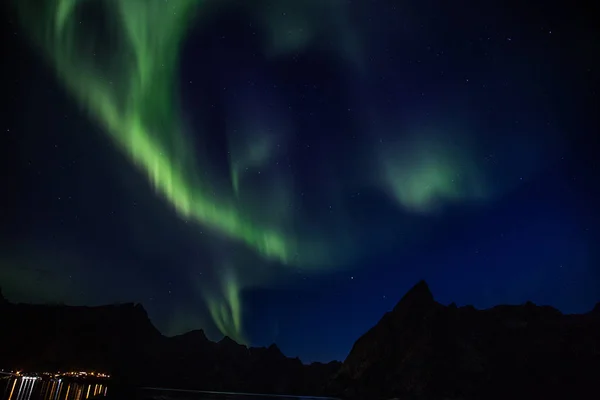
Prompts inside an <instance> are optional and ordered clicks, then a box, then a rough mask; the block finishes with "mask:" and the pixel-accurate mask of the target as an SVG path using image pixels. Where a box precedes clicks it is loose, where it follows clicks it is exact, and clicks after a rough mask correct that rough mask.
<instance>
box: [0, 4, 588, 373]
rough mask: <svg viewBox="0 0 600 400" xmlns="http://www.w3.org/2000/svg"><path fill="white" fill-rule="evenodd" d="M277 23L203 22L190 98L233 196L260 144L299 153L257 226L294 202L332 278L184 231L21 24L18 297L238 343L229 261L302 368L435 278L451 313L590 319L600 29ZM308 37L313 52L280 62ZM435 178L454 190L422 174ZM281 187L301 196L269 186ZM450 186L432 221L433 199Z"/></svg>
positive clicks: (9, 278) (388, 15)
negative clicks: (526, 306) (143, 315)
mask: <svg viewBox="0 0 600 400" xmlns="http://www.w3.org/2000/svg"><path fill="white" fill-rule="evenodd" d="M324 1H326V2H327V1H329V0H324ZM271 3H273V2H269V1H267V0H265V1H260V2H257V3H256V6H252V7H245V8H241V7H239V4H237V3H236V2H235V1H232V2H231V4H229V5H228V6H225V7H223V9H220V10H216V11H215V12H214V14H212V15H211V18H209V19H208V20H202V21H197V22H195V23H194V24H193V25H192V26H191V28H190V31H189V32H188V34H187V36H186V38H185V41H184V43H183V48H182V53H181V57H180V63H179V72H178V74H177V79H176V82H173V86H174V87H176V88H177V89H176V90H175V91H176V92H177V93H178V94H179V96H180V98H181V105H180V110H179V111H181V114H182V115H183V118H184V120H185V124H186V127H187V130H188V131H189V132H188V133H189V134H190V135H191V136H192V137H193V138H194V140H196V142H198V143H200V142H201V143H202V146H205V149H204V152H202V151H201V150H200V149H194V152H195V153H194V154H198V157H200V156H199V155H200V153H202V154H203V155H205V156H206V159H205V160H204V161H202V162H203V165H204V166H205V167H206V166H207V165H208V167H209V169H210V171H211V173H212V175H211V179H212V180H213V182H217V181H218V182H222V181H223V180H224V179H225V178H226V177H228V176H229V174H230V172H231V171H230V168H232V167H231V165H229V164H228V161H229V160H230V159H231V154H233V153H234V152H235V151H236V150H237V149H238V147H239V146H240V143H246V142H248V143H250V145H252V144H255V143H256V142H257V141H260V140H262V139H263V138H264V137H265V135H263V134H262V133H261V134H259V135H258V136H257V135H256V132H255V131H256V130H263V131H268V132H270V133H268V134H269V135H270V134H273V135H275V137H277V138H278V139H276V140H275V142H274V143H283V142H285V146H283V145H282V147H285V150H281V152H279V153H276V155H274V156H273V157H272V158H270V159H269V160H268V165H264V166H262V168H264V169H260V168H259V169H258V170H253V169H252V168H250V170H251V172H252V174H256V175H252V177H248V178H247V179H248V187H249V188H250V189H249V191H250V192H252V193H251V194H252V195H253V196H251V199H252V200H251V201H250V202H249V203H252V207H251V208H250V210H251V212H252V214H253V220H256V221H260V222H264V221H270V220H269V218H270V217H271V216H272V215H270V213H274V212H275V210H272V208H273V206H274V205H277V202H275V201H274V200H271V199H272V196H275V195H279V192H278V191H277V189H278V188H279V186H277V185H279V183H277V182H281V185H283V184H284V183H285V186H286V189H287V185H288V184H289V183H291V182H293V189H290V191H289V193H288V192H287V191H286V192H285V194H286V195H290V193H291V195H290V196H291V200H289V199H288V200H289V202H290V204H294V206H290V208H291V209H292V211H288V212H287V213H286V215H288V216H289V220H288V219H285V220H284V221H283V222H282V221H277V224H276V225H280V226H282V227H283V230H284V232H286V233H289V232H300V233H299V235H300V236H301V237H304V236H308V237H309V238H313V237H314V238H315V239H314V240H316V241H319V246H318V248H319V249H327V251H326V253H327V260H326V258H325V257H324V256H323V257H321V255H320V257H319V262H320V263H322V265H320V264H319V265H317V266H316V267H315V266H312V267H311V268H309V269H306V268H304V265H293V264H294V262H292V263H289V264H290V265H279V264H278V263H277V262H273V261H272V260H271V261H269V260H265V259H263V258H261V257H260V256H257V255H256V254H254V253H253V252H252V251H250V250H248V249H243V250H238V247H239V246H238V245H237V244H233V245H232V244H231V243H230V242H231V241H230V240H229V239H228V238H225V239H227V240H225V239H224V238H223V234H222V232H221V233H220V232H215V231H214V230H213V229H211V227H210V226H204V225H203V224H202V223H195V222H193V221H192V222H190V221H187V220H185V218H181V217H180V216H179V215H178V214H177V213H176V212H175V211H174V210H173V208H172V207H171V206H170V204H168V202H166V201H165V200H164V199H163V198H161V196H160V195H157V194H156V192H155V191H154V190H153V189H152V187H151V185H150V184H149V183H148V181H147V179H146V177H145V176H144V174H142V173H140V172H139V170H138V169H136V168H135V167H134V165H133V164H132V163H131V162H130V160H129V158H128V157H127V156H126V155H125V154H123V153H122V152H120V151H119V149H118V148H117V147H116V146H114V144H113V143H112V142H111V141H110V140H109V139H108V137H107V136H106V135H105V133H104V128H103V127H102V126H101V125H100V124H98V123H97V122H96V121H95V120H94V118H92V117H91V116H90V112H88V110H86V109H85V107H84V106H82V105H81V104H78V102H77V101H76V100H74V99H73V97H72V96H70V95H69V93H68V91H67V90H65V88H64V85H63V84H62V83H61V82H60V80H58V79H56V77H55V73H54V72H53V69H52V67H51V66H50V65H49V63H46V62H44V60H43V58H42V57H41V56H40V55H39V54H37V53H36V50H35V46H34V45H32V44H31V43H30V41H29V40H27V39H26V36H27V34H26V29H25V28H24V27H23V26H21V25H20V24H19V21H18V18H17V17H16V16H15V14H14V12H13V10H8V11H6V10H5V11H6V12H5V13H4V14H3V26H4V28H3V36H4V37H5V39H6V40H5V41H4V43H5V45H4V46H5V48H4V49H3V55H4V56H3V59H5V60H7V61H6V62H5V71H4V73H3V74H2V80H3V82H2V85H3V86H2V87H3V88H7V90H5V91H4V95H3V107H2V126H1V128H2V130H3V132H4V135H3V140H2V146H0V151H1V152H2V153H1V154H0V162H1V163H2V171H4V174H3V175H4V178H3V179H4V187H5V188H6V191H5V192H3V193H4V194H3V196H2V204H1V207H0V286H1V287H2V288H3V290H4V292H5V294H6V295H7V297H9V298H10V299H14V300H18V301H33V302H66V303H69V304H102V303H111V302H120V301H135V302H141V303H142V304H143V305H144V306H145V308H146V309H147V310H148V311H149V313H150V316H151V318H152V320H153V321H154V322H155V324H156V325H157V326H158V327H159V328H160V329H161V330H162V331H163V332H164V333H166V334H172V333H176V332H181V331H182V330H185V329H190V328H203V329H205V330H207V332H208V333H209V336H211V337H212V338H215V339H216V338H218V337H219V335H220V333H219V331H218V329H217V327H216V326H215V323H214V321H213V319H212V318H211V317H210V314H209V313H208V311H207V305H206V303H205V300H206V298H207V297H211V296H215V295H214V293H213V292H214V291H215V290H216V289H214V288H215V287H218V286H219V285H222V284H223V281H224V278H223V276H222V272H223V265H224V260H226V261H227V262H228V263H229V262H232V261H231V260H232V259H231V258H229V257H225V258H224V257H223V254H224V253H235V254H236V256H235V257H234V260H235V262H234V263H233V266H230V267H229V268H232V269H233V270H234V271H235V272H236V273H237V274H239V277H240V278H239V279H241V280H242V281H243V282H241V284H242V286H244V287H242V288H241V289H240V290H241V291H240V296H241V297H240V298H241V304H242V308H243V311H242V318H243V324H242V325H243V331H244V332H245V334H244V335H245V337H247V338H248V341H249V342H250V343H252V344H258V345H265V344H269V343H271V342H276V343H277V344H278V345H279V346H280V348H281V349H282V350H283V352H284V353H285V354H286V355H288V356H300V358H301V359H302V360H303V361H314V360H318V361H328V360H331V359H343V358H344V357H345V356H346V354H347V353H348V352H349V350H350V348H351V346H352V344H353V342H354V341H355V340H356V339H357V338H358V337H359V336H360V335H361V334H362V333H364V332H365V331H366V330H367V329H369V328H370V327H371V326H372V325H373V324H375V323H376V322H377V321H378V320H379V318H380V317H381V316H382V315H383V314H384V313H385V312H386V311H388V310H390V309H391V308H392V307H393V306H394V305H395V304H396V302H397V301H398V300H399V299H400V298H401V296H402V295H403V294H404V293H405V292H406V291H407V290H408V289H409V288H410V287H411V286H412V285H413V284H415V283H416V282H417V281H418V280H420V279H426V280H427V282H428V283H429V285H430V288H431V290H432V292H433V293H434V296H435V297H436V299H437V300H438V301H440V302H441V303H444V304H448V303H451V302H456V303H457V304H459V305H464V304H473V305H475V306H476V307H490V306H493V305H495V304H499V303H513V304H514V303H523V302H525V301H527V300H532V301H534V302H536V303H539V304H549V305H553V306H555V307H557V308H559V309H560V310H561V311H563V312H567V313H569V312H585V311H588V310H590V309H591V308H592V307H593V305H594V304H595V302H597V301H598V300H600V260H599V257H598V248H599V246H598V245H597V244H598V243H599V239H600V236H599V231H598V230H599V229H600V227H599V225H598V222H599V219H598V207H597V206H596V204H598V202H599V198H598V190H597V188H598V178H597V176H598V173H599V172H600V171H599V167H598V161H597V159H596V150H597V148H598V147H597V144H598V143H597V132H598V117H597V113H596V112H595V110H596V108H597V106H598V104H597V92H596V90H597V87H598V86H597V85H598V60H597V54H598V48H597V44H596V43H598V41H597V39H598V37H597V34H596V33H594V32H593V29H592V21H591V16H590V13H588V14H586V13H585V12H584V10H575V9H574V7H575V6H572V7H573V9H565V8H561V7H559V6H556V5H553V4H549V3H547V2H528V3H527V4H522V3H521V2H490V1H484V2H480V1H477V2H476V1H463V2H460V4H456V3H452V5H449V4H447V3H446V2H442V1H435V0H431V1H427V2H418V3H419V4H414V5H409V4H404V5H399V4H398V2H397V1H391V0H390V1H366V0H365V1H353V2H350V1H339V2H336V1H334V0H331V4H330V3H328V4H330V5H333V4H335V7H333V6H332V7H331V8H332V10H329V8H327V7H326V8H327V9H326V10H324V11H323V10H322V9H320V8H318V7H316V6H315V4H317V3H313V2H311V1H307V3H306V6H304V5H303V6H297V4H296V6H294V3H293V2H291V3H290V2H285V1H283V2H280V3H279V6H274V4H276V3H273V4H271ZM286 7H287V8H286ZM311 7H312V8H311ZM317 9H319V10H320V11H319V12H323V14H318V18H317V14H314V15H313V14H311V13H316V11H315V10H317ZM333 11H335V13H334V14H328V13H332V12H333ZM273 13H277V16H273V15H271V14H273ZM342 13H343V15H345V16H346V17H345V18H344V19H342V18H341V17H340V15H341V14H342ZM262 15H271V16H270V17H269V18H268V21H267V22H265V21H264V20H263V19H261V17H260V16H262ZM283 17H285V18H283ZM286 18H287V19H286ZM319 18H323V20H325V21H332V22H331V23H330V24H325V25H323V23H322V21H323V20H318V19H319ZM99 19H100V18H99ZM298 21H300V22H298ZM298 24H300V26H306V27H307V28H308V27H310V28H311V29H312V32H314V35H313V37H312V39H311V40H309V41H307V42H306V43H304V44H302V45H301V46H300V45H297V46H294V45H290V44H289V43H288V44H286V45H285V46H284V47H286V50H285V51H275V50H273V48H276V47H277V46H276V45H274V44H273V43H277V40H279V39H280V40H283V41H285V40H287V39H285V40H284V39H281V38H280V37H279V36H277V35H283V34H284V33H285V32H286V31H287V29H288V28H289V29H292V28H294V29H296V28H297V26H298ZM303 24H304V25H303ZM331 26H334V27H333V28H332V27H331ZM274 27H276V28H274ZM268 29H273V30H274V31H275V32H276V34H275V36H274V37H275V39H273V38H271V41H273V43H271V45H270V46H269V45H265V41H267V40H266V39H265V38H266V37H267V36H268V33H267V32H268ZM303 29H304V28H303ZM110 49H111V48H110V43H109V45H108V47H107V52H108V53H110ZM274 52H275V53H277V54H275V55H274V54H273V53H274ZM248 126H250V127H251V128H252V129H254V131H250V130H247V131H245V130H244V129H245V128H247V127H248ZM238 128H239V129H238ZM432 130H433V131H435V132H438V131H441V136H438V134H437V133H436V134H435V135H432V134H431V132H432ZM261 132H262V131H261ZM273 132H274V133H273ZM282 132H284V133H282ZM277 135H282V136H281V137H284V138H283V139H282V138H281V137H280V136H277ZM440 137H441V138H442V139H440V140H441V141H440V142H439V143H438V142H437V141H436V140H438V139H439V138H440ZM278 140H280V142H278ZM440 143H441V144H440ZM236 146H238V147H236ZM277 146H279V144H277ZM432 146H433V147H432ZM449 149H451V150H449ZM390 152H391V153H390ZM382 162H384V164H385V162H387V163H388V164H385V165H387V166H389V168H388V169H385V168H384V169H381V168H380V167H378V166H379V165H380V163H382ZM432 165H433V167H435V168H433V167H432V168H433V169H434V170H435V172H436V173H435V176H432V175H429V174H427V172H423V171H429V169H428V168H429V167H431V166H432ZM418 166H420V168H419V167H418ZM284 168H285V170H284ZM265 171H267V172H265ZM280 171H284V172H282V173H285V180H281V181H279V180H275V179H273V180H269V181H267V182H266V183H265V181H262V180H260V179H259V178H258V174H260V173H261V172H263V173H264V174H267V173H269V174H271V173H274V174H276V173H278V172H280ZM249 174H250V173H249ZM271 176H275V175H269V177H271ZM277 176H279V175H277ZM440 176H441V178H439V177H440ZM224 177H225V178H224ZM227 179H228V178H227ZM454 179H456V180H461V182H462V183H461V186H457V187H454V186H452V185H451V184H450V181H451V182H452V183H454ZM421 181H423V182H421ZM425 181H430V182H425ZM274 182H275V183H274ZM438 184H439V185H440V187H441V188H442V189H440V190H442V192H440V193H442V194H441V195H440V196H439V197H435V196H433V198H432V199H429V198H428V199H429V200H431V202H432V203H427V201H426V200H428V199H424V197H423V196H424V195H423V192H422V191H420V190H425V189H423V188H422V186H421V185H423V187H428V186H430V185H434V186H435V185H438ZM449 186H450V189H448V190H447V191H444V190H446V189H447V188H448V187H449ZM219 188H220V186H219ZM425 193H428V192H425ZM395 196H397V197H395ZM425 197H427V196H425ZM261 201H264V204H265V207H263V208H261V207H260V204H261ZM257 204H258V206H257ZM425 206H426V207H425ZM255 215H256V217H254V216H255ZM265 223H266V222H265ZM233 242H235V241H233ZM215 249H218V250H215ZM299 253H302V252H301V251H299ZM310 255H311V254H299V255H298V257H300V258H301V257H304V256H310ZM240 260H242V261H240ZM298 264H301V263H298ZM317 264H318V263H317ZM332 265H335V266H334V267H333V266H332ZM259 276H260V279H259V278H258V277H259ZM194 279H199V280H200V281H202V282H203V284H201V285H200V286H201V288H199V287H198V286H197V285H195V284H194V283H193V281H194ZM225 281H227V279H225ZM250 282H251V283H250ZM216 291H217V292H218V290H216Z"/></svg>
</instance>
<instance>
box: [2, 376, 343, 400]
mask: <svg viewBox="0 0 600 400" xmlns="http://www.w3.org/2000/svg"><path fill="white" fill-rule="evenodd" d="M109 392H110V383H109V384H101V383H77V382H66V381H62V380H52V381H43V380H41V379H33V378H28V377H10V378H3V379H0V393H1V395H0V400H86V399H93V398H94V399H101V398H103V397H107V399H110V396H109ZM137 394H138V395H137V396H136V397H137V398H139V399H148V400H153V399H161V400H171V399H173V400H328V399H327V398H324V397H302V396H277V395H269V394H249V393H222V392H203V391H198V390H177V389H162V388H144V389H140V390H139V391H138V393H137ZM329 400H335V399H329Z"/></svg>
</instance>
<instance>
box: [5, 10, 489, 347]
mask: <svg viewBox="0 0 600 400" xmlns="http://www.w3.org/2000/svg"><path fill="white" fill-rule="evenodd" d="M16 3H17V8H18V9H19V11H20V15H21V18H22V22H23V24H24V26H25V27H26V29H27V31H28V32H29V33H30V35H31V37H32V39H33V42H34V43H35V44H36V45H37V46H38V47H39V48H40V49H41V51H42V52H43V53H44V54H45V56H46V58H47V59H48V61H49V63H50V64H51V65H52V66H53V68H54V70H55V71H56V73H57V75H58V77H59V79H60V81H61V82H62V83H63V84H64V86H65V87H66V88H67V89H68V91H69V92H70V93H71V95H72V96H73V97H74V98H75V99H76V100H77V101H78V102H79V103H80V104H81V105H82V106H83V107H84V108H85V109H86V110H88V111H89V112H90V114H91V116H92V118H93V119H95V120H96V121H98V122H99V123H100V124H101V125H102V126H103V128H104V131H105V132H106V133H107V134H108V135H109V136H110V138H111V139H112V141H113V142H114V143H115V144H116V145H117V146H118V147H119V148H120V149H121V150H122V151H123V152H124V153H125V154H126V155H127V156H128V157H129V158H130V160H131V161H132V163H133V164H135V165H136V166H137V168H138V169H139V170H140V171H141V172H142V173H144V174H145V175H146V176H147V178H148V179H149V181H150V182H151V184H152V185H153V187H154V188H155V190H156V192H157V193H158V194H159V195H161V196H162V197H163V198H164V199H165V200H166V201H167V202H168V203H169V204H170V205H171V206H172V207H173V208H174V209H175V210H176V211H177V212H178V213H179V214H180V215H181V216H182V217H183V218H185V219H186V220H194V221H196V222H198V223H199V224H201V225H202V226H206V227H210V228H211V229H213V231H215V232H218V233H219V234H220V235H222V236H224V237H225V238H228V239H232V240H234V241H238V242H240V243H244V244H245V245H246V246H247V247H248V248H250V249H251V250H253V251H254V252H255V253H257V254H258V255H260V256H261V257H262V258H264V259H266V260H267V261H269V262H273V263H276V264H277V265H290V264H293V265H295V266H297V267H300V268H312V269H313V270H318V269H319V268H322V267H323V266H326V265H330V264H332V260H333V259H336V258H335V257H333V255H332V254H330V249H329V248H330V247H332V246H331V245H328V244H327V240H325V239H326V238H328V237H331V236H330V235H328V233H331V231H332V230H331V229H330V230H329V231H327V229H324V228H325V226H319V225H317V226H316V227H313V226H309V227H307V228H306V229H304V230H301V231H300V232H301V233H298V232H293V231H292V230H291V228H289V227H288V226H287V225H286V223H287V222H288V221H289V219H286V215H284V214H286V213H287V214H291V213H293V212H294V211H293V209H287V208H284V207H282V208H281V210H279V209H278V210H277V211H276V212H275V214H277V215H275V216H272V217H271V218H270V219H268V218H262V219H261V218H257V217H255V216H253V215H252V212H251V211H250V210H251V207H249V206H248V205H247V204H245V201H246V200H245V198H244V196H243V194H242V190H241V189H240V181H241V180H242V179H243V171H244V170H245V169H246V167H252V166H255V165H261V164H263V163H265V162H266V161H267V160H268V159H269V157H270V152H271V151H273V144H272V143H271V142H270V141H269V139H268V138H266V137H260V136H258V137H257V139H256V140H255V141H254V143H252V144H251V145H250V146H246V147H249V149H246V147H244V149H246V150H243V151H241V152H238V153H239V154H238V155H236V156H235V157H237V159H233V160H230V161H231V176H230V181H229V182H228V183H227V185H225V186H227V189H226V190H222V188H221V187H218V188H215V182H214V180H213V179H211V176H210V174H207V173H206V172H207V171H205V170H203V168H207V169H209V165H208V164H209V161H207V160H203V159H202V157H199V154H198V152H196V151H194V150H193V149H195V148H196V147H197V146H195V143H193V141H192V139H191V138H190V137H189V136H188V135H187V132H186V127H185V125H184V123H183V122H182V120H183V119H182V118H181V115H180V105H179V103H178V96H177V93H176V89H177V73H178V69H179V65H178V64H179V56H180V51H181V47H182V43H183V42H184V39H185V36H186V33H187V32H188V30H189V28H190V27H191V25H192V22H193V21H194V20H196V21H201V20H202V19H203V18H209V17H210V16H211V13H212V12H214V11H215V10H214V9H215V8H218V7H217V6H216V4H217V3H216V2H214V3H211V2H209V1H202V0H168V1H167V0H103V1H99V0H44V1H34V0H19V1H16ZM226 3H227V2H226V1H223V2H220V3H219V4H218V6H219V7H220V6H222V5H223V4H226ZM263 3H264V1H258V0H257V2H256V3H252V5H250V4H249V3H246V4H245V7H246V9H247V11H248V12H249V15H250V14H251V15H253V16H254V18H258V19H262V23H263V24H264V25H265V27H266V31H267V32H268V34H269V35H270V43H266V44H265V48H266V49H265V52H267V53H268V54H269V55H271V56H276V55H278V54H282V53H285V52H286V51H289V50H290V49H292V48H293V49H295V50H299V49H301V48H303V47H306V46H309V44H310V42H311V40H313V39H314V37H316V35H317V34H320V35H327V36H329V37H331V38H332V42H335V43H337V44H338V45H339V46H338V48H336V50H335V51H336V52H338V53H339V54H342V55H343V57H345V58H346V59H347V60H349V61H350V62H356V63H357V64H360V61H359V60H360V56H359V53H360V51H359V49H360V46H358V44H357V39H356V35H355V34H354V33H352V30H349V29H348V24H349V23H348V21H347V20H345V19H344V18H343V17H341V15H343V12H342V11H343V10H340V7H341V4H342V2H339V1H334V0H327V1H322V0H319V1H313V0H304V2H303V3H302V5H300V2H299V1H297V0H281V1H278V2H275V3H273V4H274V5H275V6H274V7H265V8H261V7H259V5H260V4H263ZM325 3H326V4H325ZM273 4H271V5H273ZM263 5H264V4H263ZM87 7H100V8H102V11H103V13H102V15H104V16H105V18H106V20H105V21H102V22H103V23H102V25H101V26H97V25H99V23H98V22H94V21H90V20H88V19H86V18H85V17H86V14H85V12H86V11H89V10H87ZM286 7H288V8H289V7H291V9H292V10H293V11H294V12H293V13H292V14H293V16H294V20H293V21H292V22H290V21H283V20H281V19H280V16H281V10H282V9H286ZM265 10H267V11H265ZM95 15H96V14H95ZM324 21H327V22H324ZM290 24H291V25H290ZM290 27H291V28H290ZM282 31H287V32H286V34H282ZM235 145H236V144H235V143H232V146H231V147H232V149H233V150H235ZM414 146H416V149H415V150H416V152H412V154H413V155H412V157H413V158H414V157H416V156H415V154H417V155H423V157H421V158H420V159H418V160H412V161H414V162H412V161H409V163H411V162H412V165H408V166H407V163H406V161H404V162H403V160H400V157H402V156H401V155H400V153H396V154H394V153H389V154H377V155H376V157H380V158H381V163H380V167H381V168H379V169H378V171H376V172H375V174H376V175H377V178H375V179H374V180H375V181H376V182H377V186H379V187H381V186H383V188H384V190H387V191H388V192H390V196H391V197H393V198H395V199H397V201H398V202H399V203H400V204H401V205H403V206H404V207H406V208H408V209H412V210H417V211H427V210H429V209H430V208H431V207H430V206H431V204H432V202H433V200H448V199H449V200H460V199H462V198H463V197H471V196H473V195H475V196H476V197H480V195H481V193H480V191H479V190H477V185H478V182H475V181H473V182H471V183H470V184H469V188H467V191H466V193H465V191H464V190H463V189H464V188H463V187H462V186H458V185H456V184H453V182H454V180H453V179H454V178H455V177H456V175H459V174H460V172H461V169H464V168H462V167H461V166H460V165H459V164H457V163H456V159H457V157H461V158H462V154H461V155H457V154H455V153H454V152H449V151H448V150H443V151H442V150H440V151H437V149H438V148H437V147H435V146H434V147H433V148H434V150H435V151H434V152H433V153H432V152H430V151H428V146H429V144H427V143H425V144H419V143H417V144H414ZM399 148H405V147H403V146H400V147H399ZM440 152H441V153H443V154H442V157H440V154H439V153H440ZM382 179H383V181H381V180H382ZM424 180H425V181H427V185H426V186H424V184H423V181H424ZM274 186H275V185H274ZM281 186H282V182H278V185H277V187H281ZM217 189H221V190H217ZM286 196H287V193H285V191H282V192H281V193H280V197H278V198H277V199H271V200H270V203H269V205H270V204H271V203H276V202H277V201H278V199H284V198H286ZM263 208H269V207H268V205H267V206H265V207H263ZM276 208H277V207H276ZM336 229H337V230H334V231H335V233H336V240H337V242H336V243H337V244H339V243H340V242H342V243H345V244H348V243H352V240H353V237H352V234H347V233H346V231H348V229H345V228H336ZM345 235H347V236H345ZM340 238H341V239H340ZM346 248H348V247H346ZM336 261H338V262H340V263H341V261H340V260H337V259H336ZM234 267H238V269H239V266H228V268H226V272H222V273H221V274H220V275H219V279H220V280H221V283H222V287H221V288H220V289H219V293H218V294H215V293H214V292H213V291H207V290H206V288H201V287H200V285H198V286H199V287H198V290H199V291H200V292H201V293H202V296H203V298H204V301H205V302H206V304H207V306H208V309H209V312H210V314H211V316H212V318H213V320H214V322H215V324H216V325H217V327H218V328H219V330H220V331H221V332H222V333H223V334H226V335H228V336H230V337H232V338H233V339H235V340H237V341H239V342H244V341H245V340H244V336H243V334H242V322H241V321H242V320H241V300H240V291H241V290H242V289H243V288H244V287H245V285H247V283H246V282H245V281H244V279H243V277H242V276H239V274H236V273H235V271H234ZM203 289H204V290H203ZM209 293H210V294H209Z"/></svg>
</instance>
